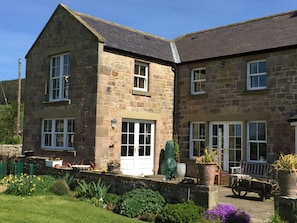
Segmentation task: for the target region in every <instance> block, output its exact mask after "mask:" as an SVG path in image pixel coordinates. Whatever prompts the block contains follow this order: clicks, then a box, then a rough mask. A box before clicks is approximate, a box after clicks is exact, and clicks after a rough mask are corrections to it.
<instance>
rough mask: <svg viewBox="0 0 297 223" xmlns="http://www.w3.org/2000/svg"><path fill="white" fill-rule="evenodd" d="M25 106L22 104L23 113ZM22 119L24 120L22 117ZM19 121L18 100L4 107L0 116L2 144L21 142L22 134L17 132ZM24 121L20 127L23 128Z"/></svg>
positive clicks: (0, 142) (0, 139) (0, 140)
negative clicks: (19, 134)
mask: <svg viewBox="0 0 297 223" xmlns="http://www.w3.org/2000/svg"><path fill="white" fill-rule="evenodd" d="M23 108H24V106H23V105H21V114H23V110H24V109H23ZM21 120H23V119H22V118H21ZM16 122H17V102H16V101H13V102H11V104H9V105H8V106H5V107H4V108H3V109H2V112H1V117H0V144H19V143H21V141H22V140H21V136H18V135H17V134H16ZM22 126H23V125H22V122H21V123H20V129H22Z"/></svg>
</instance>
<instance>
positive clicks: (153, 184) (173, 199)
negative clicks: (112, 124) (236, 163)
mask: <svg viewBox="0 0 297 223" xmlns="http://www.w3.org/2000/svg"><path fill="white" fill-rule="evenodd" d="M19 161H24V173H28V171H29V170H28V169H29V168H28V166H29V164H32V163H33V164H34V173H35V174H37V175H41V174H51V175H55V176H63V175H65V173H66V172H69V173H70V174H71V175H72V174H73V175H74V177H75V179H85V180H86V181H87V182H91V181H94V182H97V181H98V179H99V178H101V180H102V182H103V183H104V184H105V185H110V189H109V192H111V193H115V194H118V195H122V194H124V193H125V192H127V191H131V190H133V189H136V188H149V189H152V190H155V191H159V192H160V194H162V196H163V197H164V198H165V200H166V202H167V203H182V202H185V201H188V200H193V201H194V202H195V203H196V204H197V205H199V206H202V207H204V208H212V207H214V206H215V205H216V204H217V201H218V187H217V186H216V185H215V186H212V187H206V186H202V185H198V184H196V183H191V184H184V183H180V182H179V181H178V180H170V181H165V180H163V178H162V176H158V175H156V176H151V177H149V178H147V177H134V176H127V175H121V174H112V173H104V172H96V171H79V170H77V169H72V168H59V169H55V168H50V167H46V166H45V158H42V157H22V158H20V159H19Z"/></svg>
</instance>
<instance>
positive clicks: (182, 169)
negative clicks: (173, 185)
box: [173, 136, 187, 178]
mask: <svg viewBox="0 0 297 223" xmlns="http://www.w3.org/2000/svg"><path fill="white" fill-rule="evenodd" d="M173 142H174V158H175V161H176V175H177V177H180V178H184V177H185V175H186V171H187V166H186V163H181V162H180V148H179V143H178V139H177V136H175V137H174V139H173Z"/></svg>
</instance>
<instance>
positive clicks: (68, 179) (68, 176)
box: [60, 172, 74, 187]
mask: <svg viewBox="0 0 297 223" xmlns="http://www.w3.org/2000/svg"><path fill="white" fill-rule="evenodd" d="M60 179H63V180H65V182H66V183H67V185H68V186H69V187H71V186H72V185H73V182H74V176H73V175H71V174H69V173H68V172H66V173H65V175H63V176H61V177H60Z"/></svg>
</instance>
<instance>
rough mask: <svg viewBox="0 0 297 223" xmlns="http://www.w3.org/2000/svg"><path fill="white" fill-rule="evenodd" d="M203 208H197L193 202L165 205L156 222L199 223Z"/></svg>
mask: <svg viewBox="0 0 297 223" xmlns="http://www.w3.org/2000/svg"><path fill="white" fill-rule="evenodd" d="M203 212H204V208H203V207H200V206H197V205H195V204H194V202H193V201H189V202H186V203H178V204H167V205H166V206H165V207H164V208H163V209H162V211H161V212H160V213H159V214H158V215H157V218H156V220H157V222H165V223H175V222H176V223H179V222H201V214H202V213H203Z"/></svg>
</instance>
